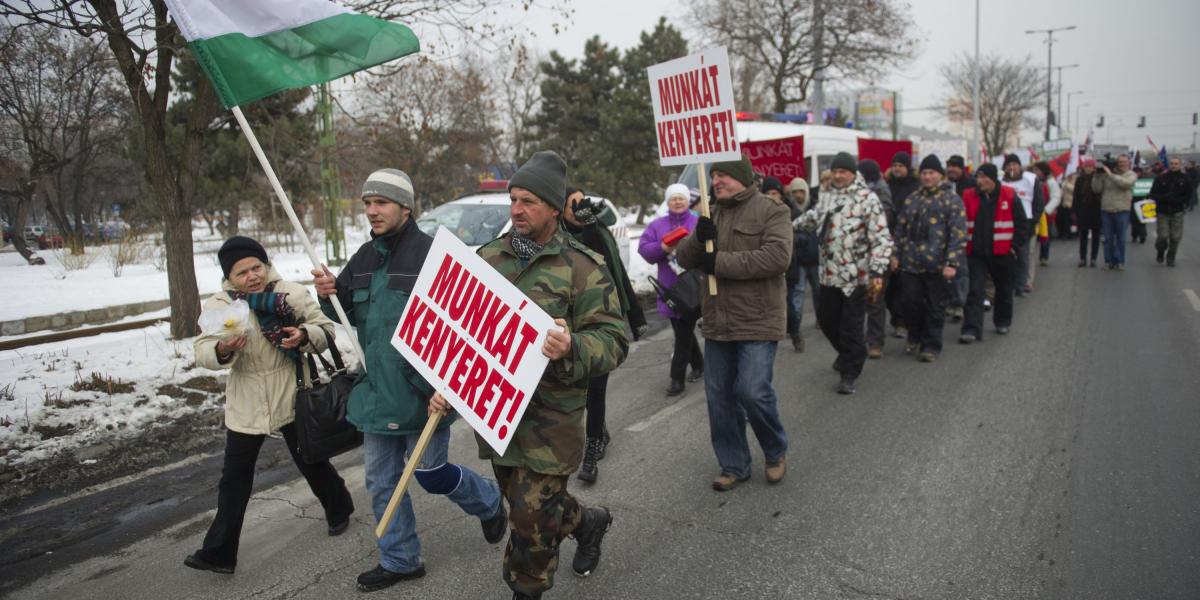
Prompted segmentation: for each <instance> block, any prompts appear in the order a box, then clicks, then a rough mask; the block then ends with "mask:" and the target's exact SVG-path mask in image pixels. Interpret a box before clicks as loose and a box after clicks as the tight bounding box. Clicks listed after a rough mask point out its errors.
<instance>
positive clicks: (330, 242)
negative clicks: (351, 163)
mask: <svg viewBox="0 0 1200 600" xmlns="http://www.w3.org/2000/svg"><path fill="white" fill-rule="evenodd" d="M316 112H317V136H318V138H317V145H318V146H319V147H320V149H321V200H322V202H323V204H324V205H325V256H326V257H327V260H328V261H329V264H330V265H341V264H345V262H346V233H345V231H344V230H343V229H342V223H341V215H342V210H341V208H342V177H341V173H339V172H338V165H337V135H336V133H335V132H334V130H333V94H332V93H331V92H330V91H329V84H328V83H322V84H321V85H319V86H317V106H316ZM272 206H274V203H272Z"/></svg>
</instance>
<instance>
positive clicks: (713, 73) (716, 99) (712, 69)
mask: <svg viewBox="0 0 1200 600" xmlns="http://www.w3.org/2000/svg"><path fill="white" fill-rule="evenodd" d="M717 74H718V69H717V65H710V66H709V67H708V78H709V80H711V81H712V91H713V103H712V106H717V105H719V104H721V86H719V85H717Z"/></svg>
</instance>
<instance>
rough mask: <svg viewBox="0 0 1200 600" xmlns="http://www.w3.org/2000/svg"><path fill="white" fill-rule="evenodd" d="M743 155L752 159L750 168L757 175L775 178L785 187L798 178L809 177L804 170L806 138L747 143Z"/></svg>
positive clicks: (743, 147) (744, 145) (744, 144)
mask: <svg viewBox="0 0 1200 600" xmlns="http://www.w3.org/2000/svg"><path fill="white" fill-rule="evenodd" d="M742 154H745V155H746V158H749V159H750V167H751V168H753V169H754V172H755V173H758V174H759V175H762V176H763V177H764V178H765V177H775V178H777V179H779V181H781V182H783V184H784V185H787V184H789V183H791V181H792V180H793V179H795V178H797V177H800V178H802V179H803V178H805V177H806V176H807V173H806V170H805V168H804V136H802V135H797V136H795V137H788V138H781V139H778V140H764V141H761V142H745V143H743V144H742Z"/></svg>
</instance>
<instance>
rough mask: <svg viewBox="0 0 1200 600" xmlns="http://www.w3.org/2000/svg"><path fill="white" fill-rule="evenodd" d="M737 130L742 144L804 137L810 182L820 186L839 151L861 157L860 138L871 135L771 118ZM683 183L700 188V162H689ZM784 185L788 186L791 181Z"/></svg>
mask: <svg viewBox="0 0 1200 600" xmlns="http://www.w3.org/2000/svg"><path fill="white" fill-rule="evenodd" d="M737 132H738V141H739V142H742V143H745V142H759V141H763V140H777V139H781V138H788V137H795V136H798V135H802V136H804V158H805V161H806V163H807V164H805V170H806V172H807V174H808V184H809V185H811V186H816V185H817V181H818V179H819V178H820V176H821V171H824V170H825V169H828V168H829V164H830V163H832V162H833V157H834V156H837V153H838V152H849V153H850V154H853V155H855V156H857V155H858V140H859V138H865V137H868V136H867V134H866V132H863V131H858V130H857V129H847V128H845V127H829V126H828V125H802V124H799V123H776V122H767V121H738V124H737ZM679 183H682V184H684V185H686V186H688V187H689V188H691V189H693V190H694V189H698V188H699V187H700V184H699V183H698V178H697V176H696V165H688V166H687V167H686V168H685V169H684V170H683V173H681V174H680V175H679ZM783 184H784V185H787V184H788V182H786V181H785V182H783Z"/></svg>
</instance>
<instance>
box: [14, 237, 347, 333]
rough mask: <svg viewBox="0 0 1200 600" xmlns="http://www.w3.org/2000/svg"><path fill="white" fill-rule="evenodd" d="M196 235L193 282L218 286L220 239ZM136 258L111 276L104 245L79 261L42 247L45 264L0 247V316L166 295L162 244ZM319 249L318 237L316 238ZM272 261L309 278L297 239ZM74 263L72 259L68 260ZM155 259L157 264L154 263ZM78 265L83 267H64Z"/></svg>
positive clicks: (206, 290)
mask: <svg viewBox="0 0 1200 600" xmlns="http://www.w3.org/2000/svg"><path fill="white" fill-rule="evenodd" d="M346 233H347V246H348V247H349V248H350V249H351V251H353V249H354V248H357V247H358V245H359V244H361V243H362V242H363V241H364V240H365V239H366V231H365V230H362V231H350V230H349V229H348V230H347V232H346ZM193 236H194V238H195V240H196V243H195V249H196V255H195V265H196V285H197V287H198V288H199V289H200V293H201V294H211V293H213V292H216V291H219V290H220V289H221V266H220V264H219V263H217V255H216V248H217V247H218V246H219V245H220V238H219V237H215V236H211V235H209V233H208V228H207V227H202V228H197V229H195V230H194V231H193ZM142 245H143V247H142V252H141V253H140V257H139V260H138V261H136V262H134V263H132V264H127V265H125V266H124V267H123V269H122V272H121V276H120V277H114V276H113V267H112V265H111V263H110V262H109V261H107V260H105V254H106V252H107V250H106V249H105V248H102V247H95V246H89V247H88V248H87V253H86V254H85V258H84V259H83V260H79V259H78V258H73V257H71V256H70V254H68V253H64V252H60V251H40V252H39V253H38V254H39V255H40V256H41V257H42V258H44V259H46V264H45V265H43V266H30V265H28V264H26V263H25V260H24V259H22V258H21V255H20V254H17V253H16V252H0V279H2V280H3V281H4V282H5V286H6V288H7V289H6V290H5V291H6V292H7V299H6V300H5V301H4V303H3V305H0V321H9V320H15V319H21V318H25V317H32V316H44V315H54V314H58V313H63V312H70V311H79V310H90V309H95V308H107V307H110V306H116V305H121V304H132V303H136V302H148V301H153V300H166V299H167V297H168V289H167V273H166V271H165V270H162V269H161V267H162V264H161V260H160V259H159V258H158V257H156V256H155V255H156V254H157V253H160V252H161V247H160V246H156V244H155V241H154V240H153V239H147V240H144V241H143V242H142ZM314 245H316V246H317V248H318V253H321V252H322V250H321V242H320V240H319V239H316V240H314ZM267 251H268V254H269V255H270V256H271V262H272V264H273V265H274V266H275V268H276V270H278V271H279V274H280V275H282V276H283V277H284V278H286V279H290V280H294V281H296V280H298V281H307V280H309V279H311V278H312V277H311V275H310V274H309V271H310V270H311V262H310V261H309V259H308V255H307V254H305V253H304V249H303V248H302V247H301V246H300V244H299V242H297V243H296V244H295V250H294V251H287V250H280V249H272V248H268V249H267ZM72 262H75V263H76V264H71V263H72ZM156 263H159V264H156ZM74 266H80V267H82V268H68V267H74Z"/></svg>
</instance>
